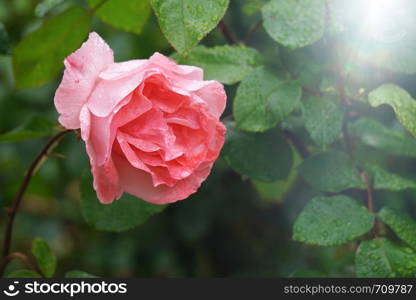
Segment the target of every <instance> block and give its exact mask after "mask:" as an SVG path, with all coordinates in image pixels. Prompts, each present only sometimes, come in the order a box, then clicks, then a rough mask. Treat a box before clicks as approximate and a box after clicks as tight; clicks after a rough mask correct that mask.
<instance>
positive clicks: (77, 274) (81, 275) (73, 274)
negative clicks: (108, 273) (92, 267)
mask: <svg viewBox="0 0 416 300" xmlns="http://www.w3.org/2000/svg"><path fill="white" fill-rule="evenodd" d="M65 278H98V276H95V275H91V274H89V273H86V272H84V271H79V270H73V271H69V272H66V273H65Z"/></svg>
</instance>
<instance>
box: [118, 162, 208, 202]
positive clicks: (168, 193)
mask: <svg viewBox="0 0 416 300" xmlns="http://www.w3.org/2000/svg"><path fill="white" fill-rule="evenodd" d="M113 159H114V163H115V166H116V168H117V170H118V173H119V174H120V179H119V181H120V185H121V187H122V189H123V190H124V191H125V192H126V193H129V194H132V195H134V196H136V197H139V198H141V199H143V200H145V201H147V202H151V203H154V204H166V203H172V202H176V201H178V200H183V199H185V198H188V197H189V195H191V194H193V193H195V192H196V191H197V189H198V188H199V186H200V185H201V183H202V182H203V181H204V180H205V179H206V178H207V176H208V175H209V173H210V171H211V168H212V163H206V164H203V165H201V166H200V168H198V169H197V170H195V172H194V173H193V174H192V175H191V176H189V177H187V178H186V179H184V180H180V181H178V182H177V183H176V184H175V185H174V186H173V187H168V186H166V185H159V186H157V187H154V186H153V182H152V177H151V175H150V174H149V173H146V172H144V171H141V170H138V169H136V168H134V167H133V166H132V165H131V164H130V163H129V162H128V161H127V160H126V159H125V158H124V157H121V156H119V155H117V154H115V155H113Z"/></svg>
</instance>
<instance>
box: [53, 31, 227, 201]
mask: <svg viewBox="0 0 416 300" xmlns="http://www.w3.org/2000/svg"><path fill="white" fill-rule="evenodd" d="M64 64H65V72H64V75H63V79H62V82H61V84H60V86H59V87H58V89H57V91H56V93H55V99H54V101H55V106H56V109H57V111H58V112H59V114H60V116H59V122H60V123H61V124H62V126H64V127H65V128H67V129H79V128H80V129H81V137H82V139H83V140H84V141H85V144H86V149H87V153H88V156H89V159H90V163H91V172H92V174H93V177H94V189H95V190H96V192H97V196H98V199H99V200H100V201H101V202H102V203H112V202H113V201H114V200H115V199H119V198H120V197H121V195H122V194H123V192H126V193H129V194H132V195H135V196H137V197H139V198H141V199H143V200H145V201H148V202H151V203H155V204H164V203H171V202H175V201H178V200H182V199H185V198H187V197H188V196H189V195H190V194H192V193H194V192H196V191H197V189H198V188H199V186H200V185H201V183H202V182H203V181H204V180H205V179H206V178H207V176H208V175H209V173H210V171H211V168H212V165H213V163H214V162H215V160H216V159H217V157H218V155H219V152H220V150H221V148H222V146H223V144H224V134H225V127H224V125H223V124H222V123H221V122H220V121H219V117H220V115H221V114H222V112H223V111H224V108H225V103H226V94H225V92H224V88H223V86H222V84H220V83H219V82H217V81H211V80H210V81H204V80H203V71H202V70H201V69H200V68H197V67H193V66H181V65H177V64H176V63H175V62H174V61H172V60H170V59H168V58H167V57H165V56H163V55H162V54H160V53H155V54H154V55H152V57H150V58H149V59H148V60H146V59H138V60H130V61H125V62H120V63H115V62H114V58H113V52H112V50H111V49H110V48H109V46H108V45H107V44H106V43H105V42H104V41H103V40H102V39H101V37H100V36H99V35H98V34H96V33H95V32H92V33H90V35H89V39H88V40H87V41H86V42H85V43H84V44H83V45H82V46H81V48H80V49H78V50H77V51H75V52H74V53H73V54H71V55H70V56H68V57H67V58H66V59H65V61H64Z"/></svg>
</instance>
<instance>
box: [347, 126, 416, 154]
mask: <svg viewBox="0 0 416 300" xmlns="http://www.w3.org/2000/svg"><path fill="white" fill-rule="evenodd" d="M349 129H350V133H351V135H353V136H355V137H357V138H358V139H359V140H360V142H361V143H363V144H365V145H367V146H371V147H374V148H377V149H379V150H381V151H384V152H386V153H389V154H395V155H400V156H408V157H416V140H415V139H414V138H411V137H408V136H406V135H404V134H402V133H401V132H399V131H397V130H393V129H390V128H387V127H385V126H384V125H383V124H382V123H380V122H378V121H376V120H373V119H369V118H361V119H359V120H357V121H356V122H354V123H353V124H351V125H350V127H349Z"/></svg>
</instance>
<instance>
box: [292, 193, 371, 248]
mask: <svg viewBox="0 0 416 300" xmlns="http://www.w3.org/2000/svg"><path fill="white" fill-rule="evenodd" d="M373 224H374V215H373V214H372V213H370V212H369V211H368V210H367V208H366V207H364V206H362V205H359V204H358V203H357V202H356V201H355V200H353V199H351V198H349V197H347V196H344V195H338V196H334V197H315V198H313V199H312V200H311V201H310V202H309V203H308V204H307V205H306V207H305V208H304V209H303V211H302V212H301V213H300V215H299V216H298V218H297V219H296V221H295V225H294V233H293V239H294V240H295V241H299V242H303V243H307V244H314V245H320V246H336V245H341V244H344V243H346V242H349V241H352V240H354V239H356V238H358V237H359V236H361V235H363V234H364V233H367V232H368V231H370V229H371V228H372V227H373Z"/></svg>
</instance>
